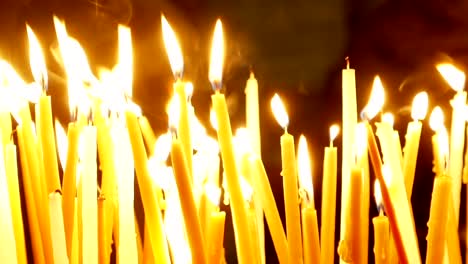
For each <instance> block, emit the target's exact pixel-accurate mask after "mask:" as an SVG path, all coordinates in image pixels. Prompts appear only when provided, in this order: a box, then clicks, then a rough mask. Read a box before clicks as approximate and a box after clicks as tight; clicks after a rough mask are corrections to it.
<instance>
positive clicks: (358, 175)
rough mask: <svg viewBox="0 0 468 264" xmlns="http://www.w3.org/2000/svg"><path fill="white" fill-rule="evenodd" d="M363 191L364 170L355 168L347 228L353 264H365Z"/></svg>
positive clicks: (352, 173) (347, 239) (352, 174)
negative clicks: (363, 252)
mask: <svg viewBox="0 0 468 264" xmlns="http://www.w3.org/2000/svg"><path fill="white" fill-rule="evenodd" d="M361 189H362V169H361V168H360V167H359V166H354V167H353V168H352V169H351V181H350V193H349V194H350V195H349V203H348V205H349V208H348V219H349V221H348V225H349V226H348V227H347V235H346V236H347V238H345V241H346V243H347V245H348V248H349V251H350V259H351V263H363V262H361V258H362V257H361V256H360V253H361V252H360V251H361V250H360V248H359V247H360V243H361V241H360V240H361V237H360V235H361V233H360V230H359V229H360V228H361V226H360V224H359V222H360V220H361V219H360V218H361V215H360V211H361V206H360V201H361Z"/></svg>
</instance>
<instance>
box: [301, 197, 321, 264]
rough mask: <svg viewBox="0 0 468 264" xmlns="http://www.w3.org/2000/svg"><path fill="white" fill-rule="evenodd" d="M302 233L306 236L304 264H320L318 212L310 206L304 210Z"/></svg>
mask: <svg viewBox="0 0 468 264" xmlns="http://www.w3.org/2000/svg"><path fill="white" fill-rule="evenodd" d="M302 231H303V232H302V233H303V236H304V241H303V246H304V264H312V263H320V242H319V232H318V224H317V210H315V208H313V207H312V206H310V205H306V207H305V208H303V209H302Z"/></svg>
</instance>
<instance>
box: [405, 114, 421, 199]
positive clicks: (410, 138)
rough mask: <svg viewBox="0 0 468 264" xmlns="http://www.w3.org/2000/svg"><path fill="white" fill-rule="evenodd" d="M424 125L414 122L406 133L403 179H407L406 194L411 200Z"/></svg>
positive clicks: (409, 125)
mask: <svg viewBox="0 0 468 264" xmlns="http://www.w3.org/2000/svg"><path fill="white" fill-rule="evenodd" d="M421 128H422V123H421V122H420V121H413V122H411V123H409V124H408V130H407V132H406V144H405V148H404V149H403V151H404V157H403V158H404V160H403V178H404V179H405V187H406V194H407V195H408V199H411V194H412V191H413V182H414V174H415V172H416V161H417V159H418V149H419V139H420V137H421Z"/></svg>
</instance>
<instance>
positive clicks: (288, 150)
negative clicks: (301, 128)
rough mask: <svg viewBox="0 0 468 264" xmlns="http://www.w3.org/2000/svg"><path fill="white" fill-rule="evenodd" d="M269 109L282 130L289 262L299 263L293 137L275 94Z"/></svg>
mask: <svg viewBox="0 0 468 264" xmlns="http://www.w3.org/2000/svg"><path fill="white" fill-rule="evenodd" d="M271 108H272V110H273V113H274V115H275V118H276V120H277V121H278V123H279V125H280V126H281V127H282V128H284V134H283V135H282V136H281V164H282V171H281V176H283V191H284V205H285V210H286V234H287V239H288V250H289V262H290V263H300V261H301V260H302V239H301V224H300V223H301V222H300V221H301V220H300V212H299V203H298V197H299V194H298V190H297V186H298V182H297V170H296V156H295V150H294V137H293V136H292V135H290V134H289V133H288V131H287V128H288V124H289V118H288V114H287V113H286V109H285V107H284V105H283V103H282V102H281V99H280V98H279V96H278V95H277V94H275V96H274V97H273V99H272V100H271Z"/></svg>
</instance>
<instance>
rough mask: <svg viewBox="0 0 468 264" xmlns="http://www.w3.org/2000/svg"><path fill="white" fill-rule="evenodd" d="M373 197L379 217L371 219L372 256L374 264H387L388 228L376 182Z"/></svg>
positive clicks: (388, 258)
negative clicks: (372, 236) (372, 227)
mask: <svg viewBox="0 0 468 264" xmlns="http://www.w3.org/2000/svg"><path fill="white" fill-rule="evenodd" d="M374 197H375V202H376V204H377V207H378V208H379V215H378V216H376V217H374V218H372V223H373V225H374V256H375V263H376V264H387V263H389V260H390V255H389V249H390V228H389V225H388V218H387V217H386V216H385V215H384V213H383V208H382V193H381V190H380V184H379V181H378V180H375V182H374Z"/></svg>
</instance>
